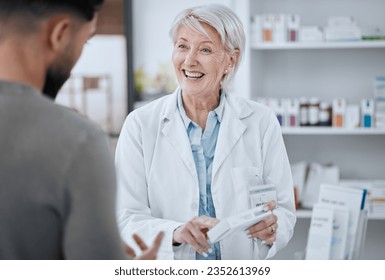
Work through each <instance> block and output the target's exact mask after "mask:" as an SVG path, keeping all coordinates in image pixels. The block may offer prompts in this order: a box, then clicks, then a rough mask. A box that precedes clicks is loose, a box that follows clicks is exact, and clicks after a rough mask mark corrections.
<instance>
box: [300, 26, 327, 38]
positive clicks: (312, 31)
mask: <svg viewBox="0 0 385 280" xmlns="http://www.w3.org/2000/svg"><path fill="white" fill-rule="evenodd" d="M299 40H300V41H301V42H322V41H323V31H322V29H321V28H320V27H318V26H302V27H301V28H300V30H299Z"/></svg>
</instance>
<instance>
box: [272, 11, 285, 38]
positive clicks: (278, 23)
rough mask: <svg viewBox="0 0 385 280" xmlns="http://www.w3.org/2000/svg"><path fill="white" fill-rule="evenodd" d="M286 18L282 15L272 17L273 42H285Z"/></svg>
mask: <svg viewBox="0 0 385 280" xmlns="http://www.w3.org/2000/svg"><path fill="white" fill-rule="evenodd" d="M285 20H286V17H285V15H284V14H276V15H274V27H273V42H274V43H284V42H286V33H287V31H286V22H285Z"/></svg>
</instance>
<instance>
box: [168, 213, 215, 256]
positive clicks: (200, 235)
mask: <svg viewBox="0 0 385 280" xmlns="http://www.w3.org/2000/svg"><path fill="white" fill-rule="evenodd" d="M218 222H219V220H218V219H215V218H210V217H206V216H200V217H195V218H193V219H192V220H190V221H188V222H187V223H186V224H184V225H182V226H180V227H179V228H177V229H176V230H175V231H174V241H175V242H177V243H188V244H190V245H191V246H192V247H193V248H194V249H195V250H196V251H197V252H198V253H199V254H201V255H203V256H207V253H206V252H208V251H210V245H209V243H208V242H207V231H208V230H209V229H211V228H213V227H214V226H215V225H216V224H217V223H218Z"/></svg>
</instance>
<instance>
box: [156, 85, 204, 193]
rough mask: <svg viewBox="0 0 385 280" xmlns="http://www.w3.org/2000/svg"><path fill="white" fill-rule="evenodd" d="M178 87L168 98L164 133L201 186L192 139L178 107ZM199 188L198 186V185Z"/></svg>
mask: <svg viewBox="0 0 385 280" xmlns="http://www.w3.org/2000/svg"><path fill="white" fill-rule="evenodd" d="M178 90H179V89H177V90H176V91H175V92H174V93H173V94H172V96H170V98H169V99H168V100H167V102H166V103H165V107H164V113H163V117H162V124H161V125H162V129H161V130H162V133H163V135H164V136H165V137H166V138H167V140H168V141H169V142H170V144H171V145H172V146H173V147H174V149H175V150H176V152H177V154H178V155H179V156H180V157H181V159H182V161H183V163H184V164H185V166H186V167H187V169H188V170H189V171H190V173H191V175H192V177H193V178H194V180H195V183H196V184H197V186H199V181H198V174H197V170H196V167H195V161H194V158H193V154H192V152H191V147H190V140H189V139H188V135H187V133H186V129H185V126H184V124H183V121H182V118H181V116H180V114H179V111H178V107H177V94H178ZM197 190H198V187H197Z"/></svg>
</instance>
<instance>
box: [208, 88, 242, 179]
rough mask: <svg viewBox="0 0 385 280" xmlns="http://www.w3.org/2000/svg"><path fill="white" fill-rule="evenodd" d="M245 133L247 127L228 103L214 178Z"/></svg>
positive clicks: (215, 160)
mask: <svg viewBox="0 0 385 280" xmlns="http://www.w3.org/2000/svg"><path fill="white" fill-rule="evenodd" d="M226 98H227V99H228V98H229V96H228V95H226ZM226 102H227V101H226ZM245 109H248V108H245ZM240 112H242V110H240ZM244 113H246V114H247V113H248V112H243V114H244ZM245 131H246V125H245V124H244V123H243V122H242V121H241V120H240V116H239V114H238V112H237V111H234V110H233V108H232V106H230V104H229V103H228V102H227V104H226V106H225V108H224V114H223V120H222V122H221V127H220V130H219V135H218V142H217V146H216V148H215V156H214V162H213V178H214V176H215V175H216V173H217V172H218V170H219V168H220V167H221V165H222V164H223V162H224V160H225V159H226V157H227V156H228V155H229V154H230V152H231V151H232V149H233V148H234V146H235V144H236V143H237V142H238V140H239V139H240V138H241V136H242V135H243V133H244V132H245Z"/></svg>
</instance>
